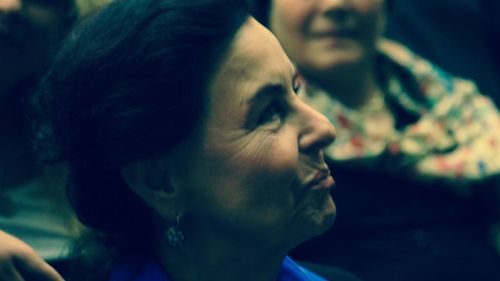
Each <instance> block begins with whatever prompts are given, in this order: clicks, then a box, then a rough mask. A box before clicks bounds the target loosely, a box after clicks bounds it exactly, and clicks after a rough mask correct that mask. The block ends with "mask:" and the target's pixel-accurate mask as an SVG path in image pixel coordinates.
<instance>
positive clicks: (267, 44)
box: [211, 18, 294, 99]
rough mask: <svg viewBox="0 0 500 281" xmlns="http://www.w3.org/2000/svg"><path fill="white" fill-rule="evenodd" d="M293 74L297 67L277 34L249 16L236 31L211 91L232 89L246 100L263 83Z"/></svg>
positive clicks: (274, 82) (214, 93)
mask: <svg viewBox="0 0 500 281" xmlns="http://www.w3.org/2000/svg"><path fill="white" fill-rule="evenodd" d="M293 73H294V66H293V65H292V63H291V62H290V60H289V59H288V57H287V56H286V55H285V53H284V51H283V49H282V48H281V46H280V44H279V43H278V41H277V39H276V38H275V37H274V35H273V34H272V33H271V32H270V31H268V30H267V29H266V28H265V27H263V26H262V25H261V24H259V23H258V22H257V21H256V20H255V19H254V18H249V19H248V20H247V21H246V22H245V24H244V25H243V26H242V27H241V28H240V30H239V31H238V32H237V34H236V36H235V38H234V40H233V43H232V44H231V47H230V49H229V51H228V53H227V55H226V58H225V59H224V61H223V63H222V65H221V67H220V68H219V71H218V73H217V75H216V76H215V77H214V80H213V83H212V89H211V92H212V93H213V95H214V96H215V98H216V96H217V95H224V94H227V93H228V91H229V92H231V93H232V95H239V96H240V98H242V99H245V98H247V97H248V96H249V95H251V94H252V92H255V91H256V90H257V89H258V88H259V87H260V86H262V85H264V84H269V83H272V84H280V83H289V81H288V80H289V79H290V78H291V76H292V75H293ZM214 96H213V97H212V98H214Z"/></svg>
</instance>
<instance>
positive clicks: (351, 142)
mask: <svg viewBox="0 0 500 281" xmlns="http://www.w3.org/2000/svg"><path fill="white" fill-rule="evenodd" d="M379 50H380V55H379V57H378V60H377V69H378V70H379V73H377V74H378V77H379V84H380V86H381V88H382V93H381V95H380V96H381V100H382V99H383V100H382V101H379V103H382V104H387V105H389V108H391V111H390V112H392V119H393V120H388V121H387V120H386V121H387V122H389V124H390V125H389V126H383V125H382V124H383V121H384V120H383V118H382V119H381V118H378V117H377V116H376V115H373V114H368V115H364V114H362V113H360V112H357V111H355V110H351V109H349V108H347V107H345V106H344V105H342V104H341V103H340V102H339V101H337V100H335V99H334V98H332V96H330V95H328V93H326V92H325V91H323V90H321V89H319V88H318V87H315V86H314V85H308V86H307V90H306V92H307V93H306V94H305V100H306V102H308V103H309V104H311V105H312V106H313V107H315V108H316V109H317V110H319V111H320V112H322V113H323V114H324V115H326V116H327V117H328V118H329V120H330V121H331V122H332V123H333V124H334V125H335V126H336V128H337V140H336V142H335V144H334V145H332V146H330V147H328V149H327V151H326V154H327V156H328V157H329V158H330V159H331V160H332V161H334V162H341V163H350V164H358V165H365V166H368V167H375V166H376V167H377V168H381V169H384V170H385V171H386V172H391V173H401V172H402V171H406V172H408V175H409V176H414V177H415V178H416V179H419V180H427V181H428V180H433V179H441V180H443V179H444V180H445V182H448V183H450V182H451V183H453V184H458V185H459V186H465V185H466V184H468V183H471V182H474V181H477V180H481V179H485V178H490V177H492V176H498V175H500V117H499V112H498V110H497V108H496V107H495V106H494V104H493V103H492V102H491V100H490V99H489V98H488V97H485V96H483V95H481V94H479V91H478V89H477V87H476V85H475V84H474V83H473V82H471V81H468V80H464V79H460V78H456V77H453V76H450V75H449V74H448V73H446V72H444V71H443V70H441V69H439V68H438V67H436V66H435V65H432V64H431V63H429V62H428V61H426V60H423V59H422V58H420V57H418V56H417V55H415V54H413V53H412V52H411V51H409V50H408V49H406V48H405V47H403V46H401V45H399V44H397V43H395V42H392V41H389V40H385V39H384V40H381V42H380V44H379ZM374 103H375V104H376V102H374ZM402 120H403V121H402ZM404 120H407V121H406V122H405V121H404ZM387 122H386V123H387ZM391 122H392V123H391ZM398 123H400V124H399V125H398ZM401 123H403V124H401Z"/></svg>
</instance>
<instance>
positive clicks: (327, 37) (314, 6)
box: [269, 0, 383, 76]
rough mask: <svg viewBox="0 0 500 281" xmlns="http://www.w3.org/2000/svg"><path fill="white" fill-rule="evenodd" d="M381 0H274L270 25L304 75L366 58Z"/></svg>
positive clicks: (378, 23) (379, 17)
mask: <svg viewBox="0 0 500 281" xmlns="http://www.w3.org/2000/svg"><path fill="white" fill-rule="evenodd" d="M382 6H383V0H274V1H272V4H271V10H270V14H269V16H270V18H269V27H270V29H271V31H272V32H273V33H274V34H275V35H276V37H277V38H278V40H279V41H280V42H281V44H282V45H283V48H284V49H285V52H286V53H287V55H288V56H289V57H290V59H291V60H292V61H293V62H295V63H296V64H297V65H298V67H299V68H300V69H301V71H302V72H303V73H304V74H305V75H306V76H307V75H308V76H311V75H313V76H314V75H319V74H321V73H323V72H325V71H331V70H335V69H337V68H340V67H342V66H349V65H352V64H355V63H359V62H362V61H364V60H369V59H371V58H372V55H373V53H374V51H375V45H376V40H377V38H378V37H379V35H380V33H381V30H382V25H383V13H382Z"/></svg>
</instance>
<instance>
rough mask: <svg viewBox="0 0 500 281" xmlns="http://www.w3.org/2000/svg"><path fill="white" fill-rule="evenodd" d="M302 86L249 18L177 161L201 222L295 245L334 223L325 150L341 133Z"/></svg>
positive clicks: (227, 232) (272, 41)
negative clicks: (306, 98) (204, 112)
mask: <svg viewBox="0 0 500 281" xmlns="http://www.w3.org/2000/svg"><path fill="white" fill-rule="evenodd" d="M299 91H300V78H299V76H298V75H297V72H296V70H295V69H294V67H293V65H292V63H291V62H290V61H289V60H288V58H287V57H286V55H285V53H284V52H283V50H282V49H281V47H280V45H279V43H278V42H277V40H276V38H274V36H273V35H272V34H271V33H270V32H269V31H268V30H267V29H265V28H264V27H263V26H261V25H260V24H259V23H257V22H256V21H255V20H254V19H253V18H250V19H249V20H248V21H247V22H246V23H245V24H244V25H243V26H242V27H241V29H240V30H239V31H238V33H237V35H236V38H235V39H234V41H233V43H232V47H231V49H230V50H229V51H228V54H227V55H226V57H225V58H224V60H223V63H222V65H221V67H220V68H219V70H218V71H217V73H215V77H214V78H213V80H212V83H211V86H210V90H209V103H208V104H209V105H208V108H207V116H206V118H205V119H204V121H203V124H202V125H201V126H200V129H199V131H198V133H197V134H195V135H194V136H193V137H191V138H190V139H188V140H187V141H186V142H185V143H184V144H183V145H181V151H183V152H182V153H181V154H180V155H181V157H179V161H178V162H176V163H178V165H177V166H178V174H179V175H181V176H180V177H179V178H180V179H181V180H180V181H178V182H180V183H181V184H180V185H181V186H183V187H185V188H183V192H184V191H186V192H187V193H186V195H187V196H184V198H187V199H186V200H187V202H188V203H187V204H186V206H187V207H186V209H187V210H186V213H190V214H191V215H192V216H191V217H192V218H194V220H195V221H196V225H198V226H199V227H201V228H205V230H206V229H207V228H208V229H210V230H212V231H213V230H216V231H217V232H222V233H219V234H220V235H222V236H220V237H227V235H233V236H234V235H236V237H240V238H243V239H245V238H247V241H248V240H258V241H259V242H258V243H262V242H265V241H267V242H266V243H272V244H274V245H276V243H277V241H282V242H285V243H287V245H290V244H292V245H294V244H296V243H298V242H301V241H302V240H304V239H307V238H310V237H311V236H314V235H317V234H319V233H321V232H322V231H324V230H326V229H327V228H328V227H329V226H330V225H331V223H332V222H333V218H334V215H335V205H334V203H333V200H332V198H331V196H330V193H329V189H330V188H331V186H332V185H333V179H332V177H331V176H330V175H329V170H328V168H327V166H326V164H325V162H324V160H323V152H322V150H323V148H324V147H325V146H327V145H329V144H330V143H331V142H332V141H333V140H334V138H335V129H334V127H333V126H332V125H331V123H329V122H328V121H327V119H326V118H325V117H324V116H323V115H321V114H320V113H318V112H316V111H314V110H313V109H312V108H310V107H309V106H308V105H306V104H305V103H303V102H302V101H301V99H300V98H299V97H298V92H299ZM182 146H184V148H182Z"/></svg>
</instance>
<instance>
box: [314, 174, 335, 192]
mask: <svg viewBox="0 0 500 281" xmlns="http://www.w3.org/2000/svg"><path fill="white" fill-rule="evenodd" d="M334 185H335V181H334V180H333V177H332V176H328V177H326V178H325V179H323V180H322V181H320V182H319V183H317V184H315V185H314V186H313V187H312V190H328V189H331V188H332V187H333V186H334Z"/></svg>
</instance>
